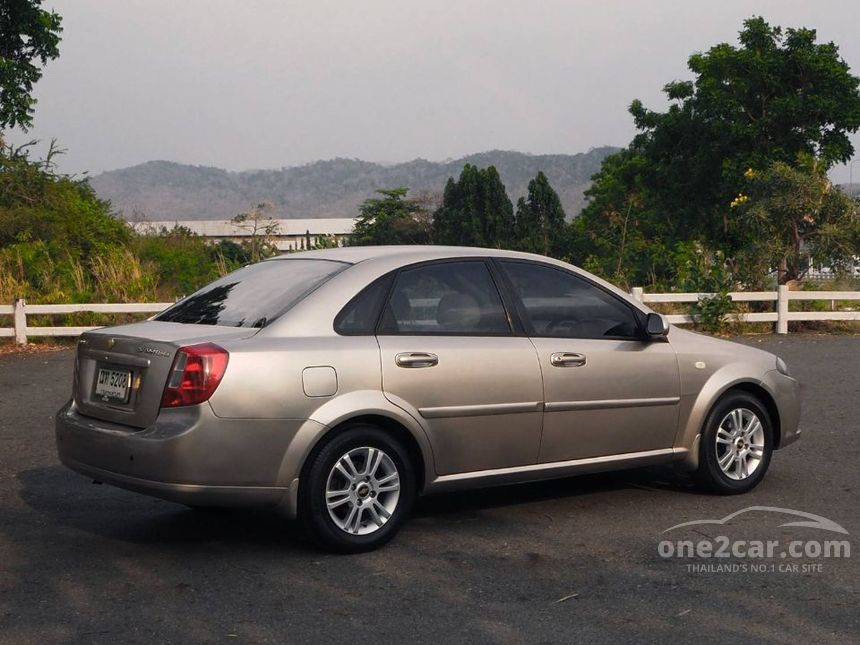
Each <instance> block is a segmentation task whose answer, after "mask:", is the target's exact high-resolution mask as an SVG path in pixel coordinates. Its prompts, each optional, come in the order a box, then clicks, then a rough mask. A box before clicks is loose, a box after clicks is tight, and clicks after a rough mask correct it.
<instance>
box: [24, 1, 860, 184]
mask: <svg viewBox="0 0 860 645" xmlns="http://www.w3.org/2000/svg"><path fill="white" fill-rule="evenodd" d="M45 6H48V7H52V8H54V9H56V10H57V11H58V12H59V13H60V14H62V16H63V27H64V33H63V42H62V43H61V45H60V52H61V54H60V58H59V59H58V60H56V61H54V62H52V63H49V65H48V67H47V68H46V70H45V75H44V77H43V79H42V80H41V81H40V83H39V84H38V85H37V91H36V96H37V98H38V100H39V104H38V106H37V109H36V119H35V127H34V128H33V129H32V130H31V131H30V132H29V133H27V134H26V135H22V134H14V135H13V136H12V137H11V138H12V140H13V141H16V142H21V141H23V140H25V139H28V138H33V137H36V138H40V139H50V138H51V137H56V138H57V139H58V140H59V142H60V144H61V146H63V147H65V148H67V150H68V152H67V154H66V155H65V157H64V159H63V160H62V161H61V169H62V170H65V171H67V172H82V171H89V172H90V173H97V172H100V171H103V170H110V169H114V168H120V167H124V166H130V165H133V164H137V163H141V162H144V161H148V160H151V159H168V160H173V161H179V162H183V163H191V164H200V165H212V166H219V167H222V168H228V169H235V170H238V169H247V168H274V167H281V166H292V165H297V164H303V163H306V162H309V161H315V160H318V159H329V158H332V157H357V158H361V159H367V160H371V161H383V162H395V161H405V160H409V159H414V158H416V157H423V158H426V159H432V160H441V159H446V158H454V157H459V156H462V155H466V154H469V153H472V152H480V151H485V150H490V149H494V148H501V149H510V150H519V151H522V152H531V153H551V152H564V153H575V152H582V151H586V150H588V149H589V148H592V147H596V146H601V145H606V144H612V145H626V144H627V143H628V142H629V140H630V138H631V136H632V135H633V133H634V131H633V128H632V126H631V119H630V117H629V115H628V114H627V111H626V109H627V106H628V105H629V103H630V101H631V100H632V99H633V98H640V99H642V100H643V101H644V102H645V104H646V105H647V106H649V107H654V108H661V107H663V106H664V105H665V101H664V100H663V97H662V95H661V92H660V89H661V88H662V86H663V85H664V84H665V83H666V82H668V81H671V80H673V79H683V78H689V76H690V75H689V73H688V72H687V69H686V59H687V57H688V56H689V54H690V53H692V52H694V51H701V50H705V49H707V48H708V47H710V46H711V45H714V44H716V43H718V42H725V41H730V42H735V41H736V36H737V32H738V30H739V29H740V27H741V22H742V21H743V19H744V18H746V17H749V16H750V15H752V14H760V15H763V16H764V17H765V18H766V19H767V20H768V21H770V22H771V23H773V24H780V25H783V26H808V27H814V28H816V29H818V35H819V39H820V40H833V41H835V42H836V43H837V44H838V45H839V46H840V49H841V54H842V56H843V57H844V58H845V60H846V61H847V62H848V63H849V65H850V66H851V67H852V68H853V70H854V72H855V74H860V2H858V1H857V0H845V1H834V2H827V1H822V0H818V1H815V2H810V1H809V0H804V1H802V2H798V1H786V0H782V1H772V2H762V1H756V0H739V1H735V0H732V1H727V0H719V1H713V0H710V1H706V2H698V1H690V0H687V1H685V2H682V1H677V2H673V1H669V0H649V1H648V2H632V1H627V2H623V1H607V0H600V1H597V0H594V1H591V2H573V1H571V0H567V1H543V0H542V1H535V0H532V1H525V0H523V1H518V2H512V1H510V2H509V1H503V0H487V1H477V0H476V1H471V0H448V1H442V0H434V1H432V2H411V1H408V0H392V1H383V0H373V1H350V0H337V1H332V2H329V1H323V0H306V1H303V2H288V1H284V0H266V1H263V0H181V1H178V0H123V1H122V2H119V1H109V0H56V1H52V0H46V2H45ZM854 142H855V146H856V147H857V148H858V158H860V137H855V138H854ZM854 170H855V175H856V176H860V163H858V164H856V165H855V166H854ZM847 176H848V172H847V170H846V169H844V168H843V169H841V170H838V171H837V172H836V173H835V175H834V177H835V178H836V179H837V180H840V181H846V180H847ZM856 176H855V181H856V180H857V177H856Z"/></svg>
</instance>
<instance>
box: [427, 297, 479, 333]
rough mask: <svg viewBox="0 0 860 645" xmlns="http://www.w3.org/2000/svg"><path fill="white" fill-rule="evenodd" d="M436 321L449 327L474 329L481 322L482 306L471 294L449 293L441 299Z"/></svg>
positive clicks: (442, 325)
mask: <svg viewBox="0 0 860 645" xmlns="http://www.w3.org/2000/svg"><path fill="white" fill-rule="evenodd" d="M436 322H438V323H439V325H440V326H441V327H445V328H447V329H455V330H456V329H462V330H467V329H472V328H475V327H477V326H478V324H479V323H480V322H481V308H480V306H479V305H478V301H477V300H475V298H473V297H472V296H470V295H469V294H466V293H449V294H447V295H445V296H443V297H442V299H441V300H440V301H439V306H438V307H437V308H436Z"/></svg>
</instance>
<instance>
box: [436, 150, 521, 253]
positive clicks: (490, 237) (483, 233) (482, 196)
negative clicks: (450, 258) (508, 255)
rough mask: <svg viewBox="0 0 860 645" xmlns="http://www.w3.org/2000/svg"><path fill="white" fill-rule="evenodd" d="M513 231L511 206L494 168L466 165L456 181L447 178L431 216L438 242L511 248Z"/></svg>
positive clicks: (514, 232)
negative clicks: (437, 204) (440, 199)
mask: <svg viewBox="0 0 860 645" xmlns="http://www.w3.org/2000/svg"><path fill="white" fill-rule="evenodd" d="M515 234H516V230H515V220H514V207H513V204H511V200H510V198H509V197H508V195H507V192H506V191H505V186H504V184H503V183H502V180H501V177H499V173H498V171H497V170H496V169H495V167H493V166H489V167H487V168H478V167H477V166H473V165H471V164H466V165H465V166H464V167H463V171H462V172H461V173H460V178H459V179H458V180H457V181H455V180H454V179H453V177H452V178H450V179H448V183H447V184H446V185H445V192H444V193H443V195H442V205H441V206H440V207H439V208H438V210H437V211H436V212H435V213H434V215H433V238H434V240H435V242H436V243H437V244H456V245H461V246H483V247H494V248H510V247H511V245H513V244H514V243H515Z"/></svg>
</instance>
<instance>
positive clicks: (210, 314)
mask: <svg viewBox="0 0 860 645" xmlns="http://www.w3.org/2000/svg"><path fill="white" fill-rule="evenodd" d="M348 266H349V264H347V263H345V262H335V261H331V260H300V259H295V260H290V259H284V260H269V261H267V262H260V263H258V264H252V265H250V266H246V267H243V268H241V269H239V270H238V271H234V272H233V273H230V274H229V275H226V276H224V277H223V278H220V279H218V280H216V281H215V282H212V283H210V284H208V285H206V286H205V287H203V288H202V289H200V290H199V291H197V292H196V293H193V294H191V295H190V296H188V297H187V298H183V299H182V300H180V301H179V302H177V303H176V304H175V305H173V306H172V307H169V308H168V309H165V310H164V311H163V312H161V313H160V314H159V315H158V316H156V317H155V320H161V321H164V322H177V323H188V324H191V323H193V324H198V325H223V326H227V327H265V326H266V325H267V324H268V323H270V322H272V321H273V320H275V318H277V317H278V316H280V315H281V314H283V313H284V312H285V311H286V310H287V309H289V308H290V307H292V306H293V305H294V304H296V303H297V302H298V301H299V300H301V299H302V298H304V297H305V296H306V295H307V294H309V293H310V292H311V291H313V290H314V289H316V288H317V287H318V286H320V285H321V284H322V283H323V282H325V281H326V280H328V279H329V278H330V277H332V276H333V275H335V274H336V273H339V272H340V271H343V270H344V269H345V268H347V267H348Z"/></svg>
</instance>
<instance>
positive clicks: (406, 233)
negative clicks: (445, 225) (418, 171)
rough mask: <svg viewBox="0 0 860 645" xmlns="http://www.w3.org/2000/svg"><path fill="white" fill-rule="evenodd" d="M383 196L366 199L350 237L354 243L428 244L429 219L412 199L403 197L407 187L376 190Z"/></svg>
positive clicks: (365, 244)
mask: <svg viewBox="0 0 860 645" xmlns="http://www.w3.org/2000/svg"><path fill="white" fill-rule="evenodd" d="M376 192H377V193H379V194H380V195H382V197H381V198H380V197H374V198H371V199H366V200H365V201H364V202H363V203H362V204H361V206H360V207H359V216H358V221H357V222H356V223H355V230H354V231H353V234H352V237H351V239H350V244H352V245H354V246H367V245H372V244H428V243H429V242H430V221H429V218H428V215H427V212H426V211H425V210H424V208H422V206H421V204H420V203H418V202H417V201H415V200H411V199H406V194H407V192H409V189H408V188H392V189H389V190H377V191H376Z"/></svg>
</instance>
